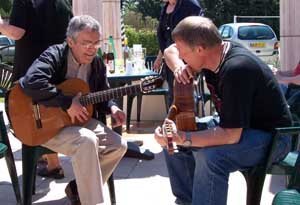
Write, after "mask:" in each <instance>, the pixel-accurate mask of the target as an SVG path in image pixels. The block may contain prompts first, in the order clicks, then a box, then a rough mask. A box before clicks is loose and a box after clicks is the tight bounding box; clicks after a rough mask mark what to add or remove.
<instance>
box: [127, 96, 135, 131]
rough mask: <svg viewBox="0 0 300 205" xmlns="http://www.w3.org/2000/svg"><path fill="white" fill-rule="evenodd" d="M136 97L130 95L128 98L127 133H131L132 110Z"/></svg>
mask: <svg viewBox="0 0 300 205" xmlns="http://www.w3.org/2000/svg"><path fill="white" fill-rule="evenodd" d="M134 97H135V96H134V95H128V96H127V116H126V131H129V129H130V118H131V109H132V103H133V98H134Z"/></svg>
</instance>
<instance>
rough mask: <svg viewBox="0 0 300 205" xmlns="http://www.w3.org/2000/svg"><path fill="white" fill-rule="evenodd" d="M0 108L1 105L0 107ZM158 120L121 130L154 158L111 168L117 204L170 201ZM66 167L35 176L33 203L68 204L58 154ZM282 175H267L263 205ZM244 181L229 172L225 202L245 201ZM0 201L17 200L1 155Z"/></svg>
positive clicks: (7, 204)
mask: <svg viewBox="0 0 300 205" xmlns="http://www.w3.org/2000/svg"><path fill="white" fill-rule="evenodd" d="M0 109H1V107H0ZM157 124H159V123H158V122H151V121H142V123H140V124H137V123H133V127H132V128H131V133H129V134H127V133H126V132H124V133H123V136H124V137H125V138H131V139H139V140H143V141H144V145H143V146H142V148H147V149H150V150H151V151H152V152H153V153H154V154H155V159H153V160H140V159H135V158H123V159H122V161H121V162H120V164H119V166H118V167H117V169H116V170H115V172H114V178H115V189H116V199H117V204H118V205H140V204H143V205H154V204H155V205H173V204H174V200H175V198H174V197H173V195H172V193H171V189H170V185H169V180H168V173H167V170H166V165H165V161H164V156H163V153H162V148H161V147H160V146H159V145H158V144H157V143H156V142H155V140H154V138H153V134H152V133H153V130H154V129H155V127H156V126H157ZM10 143H11V145H12V149H13V152H14V156H15V162H16V167H17V173H18V176H19V183H20V187H21V184H22V164H21V163H22V162H21V143H20V142H19V141H18V140H17V139H16V138H14V137H13V136H12V135H10ZM59 156H60V161H61V164H62V166H63V168H64V171H65V176H66V177H65V178H64V179H61V180H52V179H46V178H41V177H37V182H36V187H37V194H36V195H34V196H33V204H39V205H65V204H69V202H68V200H67V198H66V196H65V193H64V188H65V186H66V185H67V183H68V182H69V181H70V180H71V179H73V171H72V167H71V162H70V158H69V157H66V156H64V155H59ZM284 183H285V180H284V177H281V176H272V177H271V176H267V178H266V181H265V184H264V190H263V196H262V202H261V204H262V205H270V204H271V203H272V199H273V196H274V194H275V193H276V192H278V191H280V190H282V189H283V188H284ZM105 187H106V188H105V204H107V205H108V204H110V200H109V194H108V189H107V186H106V185H105ZM245 201H246V183H245V180H244V178H243V176H242V175H241V173H240V172H235V173H232V174H231V175H230V180H229V194H228V201H227V204H228V205H245V204H246V202H245ZM0 204H1V205H14V204H16V200H15V195H14V192H13V189H12V186H11V182H10V177H9V174H8V170H7V167H6V163H5V160H4V159H1V160H0Z"/></svg>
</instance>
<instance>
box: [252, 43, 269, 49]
mask: <svg viewBox="0 0 300 205" xmlns="http://www.w3.org/2000/svg"><path fill="white" fill-rule="evenodd" d="M250 47H251V48H264V47H266V43H264V42H258V43H250Z"/></svg>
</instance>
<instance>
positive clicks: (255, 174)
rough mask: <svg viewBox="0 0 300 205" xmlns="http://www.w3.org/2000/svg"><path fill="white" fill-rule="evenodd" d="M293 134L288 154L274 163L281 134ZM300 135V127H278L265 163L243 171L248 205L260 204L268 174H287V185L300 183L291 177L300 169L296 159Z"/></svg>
mask: <svg viewBox="0 0 300 205" xmlns="http://www.w3.org/2000/svg"><path fill="white" fill-rule="evenodd" d="M289 135H290V136H292V148H291V150H290V152H289V153H288V154H287V156H286V157H285V158H284V159H283V160H282V161H280V162H278V163H273V162H272V158H273V154H274V153H275V151H276V147H277V143H278V137H279V136H289ZM299 135H300V127H299V126H295V127H284V128H276V129H275V131H274V134H273V141H272V144H271V147H270V151H269V154H268V156H267V158H266V161H265V163H264V164H261V165H258V166H256V167H253V168H250V169H248V170H243V171H241V172H242V174H243V175H244V177H245V179H246V183H247V205H259V204H260V200H261V194H262V190H263V185H264V181H265V177H266V174H272V175H285V176H287V179H288V180H287V186H288V187H289V186H291V185H292V184H299V183H300V181H299V180H298V181H295V180H294V179H293V178H291V176H292V174H293V172H294V171H295V169H299V166H300V165H299V164H296V160H297V158H298V155H299V150H298V147H299Z"/></svg>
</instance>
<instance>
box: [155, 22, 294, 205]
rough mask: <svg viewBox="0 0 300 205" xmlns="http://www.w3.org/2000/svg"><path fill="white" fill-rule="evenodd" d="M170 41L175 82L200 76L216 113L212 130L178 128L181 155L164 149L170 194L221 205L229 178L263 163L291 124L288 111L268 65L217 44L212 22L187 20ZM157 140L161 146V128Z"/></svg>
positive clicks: (179, 200) (284, 144)
mask: <svg viewBox="0 0 300 205" xmlns="http://www.w3.org/2000/svg"><path fill="white" fill-rule="evenodd" d="M172 37H173V39H174V41H175V44H174V45H171V47H169V48H168V49H167V50H165V53H164V54H165V58H166V62H167V63H168V65H169V67H170V68H173V71H174V76H175V78H176V81H177V82H178V83H183V84H186V85H187V84H188V83H189V82H190V77H192V76H193V74H194V72H195V73H199V72H203V74H204V76H205V80H206V83H207V85H208V88H209V90H210V92H211V96H212V97H211V98H212V100H213V102H214V104H215V106H216V109H217V111H218V114H219V116H220V122H219V125H218V126H215V127H213V128H212V127H210V128H211V129H206V130H199V131H191V132H190V131H182V130H178V127H177V130H178V133H177V135H176V134H174V135H173V141H175V142H176V143H177V145H178V150H179V151H178V152H177V153H174V154H173V155H170V154H168V153H167V152H166V151H165V153H166V154H165V158H166V164H167V167H168V171H169V177H170V182H171V187H172V192H173V194H174V195H175V197H176V204H192V205H204V204H205V205H225V204H227V192H228V180H229V175H230V173H231V172H234V171H237V170H243V169H247V168H249V167H253V166H256V165H258V164H259V163H262V162H263V161H264V159H265V157H266V155H267V152H268V149H269V145H270V143H271V139H272V131H273V129H274V128H275V127H284V126H289V125H291V118H290V115H291V114H290V112H289V109H288V105H287V103H286V101H285V99H284V96H283V95H282V92H281V90H280V87H279V85H278V83H277V82H276V79H275V78H274V76H273V74H272V72H271V70H270V69H269V67H268V66H267V65H266V64H265V63H263V62H262V61H261V60H260V59H258V57H256V56H255V55H253V54H252V53H251V52H250V51H248V50H247V49H246V48H244V47H242V46H241V45H240V44H236V43H234V42H229V41H223V40H222V37H221V35H220V34H219V32H218V29H217V28H216V26H215V25H214V24H213V23H212V21H211V20H209V19H207V18H204V17H198V16H197V17H187V18H185V19H184V20H182V21H181V22H180V23H179V24H178V25H177V26H176V28H175V29H174V30H173V32H172ZM183 61H184V62H186V63H187V65H186V66H184V65H183ZM176 66H178V67H177V68H176V70H175V69H174V68H175V67H176ZM180 96H181V95H180ZM175 97H176V96H175ZM175 97H174V99H176V98H175ZM166 123H171V122H170V120H169V119H167V120H166ZM155 139H156V140H157V142H158V143H159V144H160V145H162V146H166V145H167V139H166V138H164V136H163V135H162V129H161V128H160V127H158V128H157V129H156V130H155ZM288 141H289V140H288V138H287V137H283V138H282V139H281V140H280V143H279V144H280V147H281V148H282V149H277V151H278V153H277V154H278V156H277V157H283V156H284V154H286V153H287V151H288V147H289V146H288ZM278 148H279V147H278Z"/></svg>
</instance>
